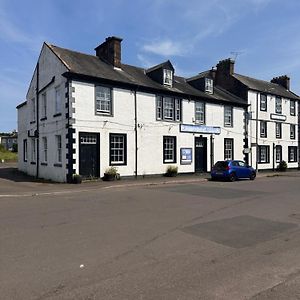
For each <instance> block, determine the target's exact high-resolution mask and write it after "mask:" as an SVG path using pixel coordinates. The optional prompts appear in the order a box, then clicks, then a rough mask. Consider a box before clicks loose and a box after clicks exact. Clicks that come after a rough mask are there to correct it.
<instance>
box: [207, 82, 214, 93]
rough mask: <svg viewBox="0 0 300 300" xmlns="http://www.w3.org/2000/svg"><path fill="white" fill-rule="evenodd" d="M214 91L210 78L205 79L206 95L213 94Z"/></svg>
mask: <svg viewBox="0 0 300 300" xmlns="http://www.w3.org/2000/svg"><path fill="white" fill-rule="evenodd" d="M213 91H214V83H213V80H212V79H210V78H205V93H208V94H212V93H213Z"/></svg>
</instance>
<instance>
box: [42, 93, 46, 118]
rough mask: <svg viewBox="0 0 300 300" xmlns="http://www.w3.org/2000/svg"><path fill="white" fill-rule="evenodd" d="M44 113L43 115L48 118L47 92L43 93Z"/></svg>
mask: <svg viewBox="0 0 300 300" xmlns="http://www.w3.org/2000/svg"><path fill="white" fill-rule="evenodd" d="M41 109H42V113H41V117H42V118H46V117H47V94H46V92H45V93H43V94H42V107H41Z"/></svg>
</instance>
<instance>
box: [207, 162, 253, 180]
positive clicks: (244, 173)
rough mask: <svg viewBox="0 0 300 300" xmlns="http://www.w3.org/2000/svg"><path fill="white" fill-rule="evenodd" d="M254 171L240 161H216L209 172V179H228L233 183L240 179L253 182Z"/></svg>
mask: <svg viewBox="0 0 300 300" xmlns="http://www.w3.org/2000/svg"><path fill="white" fill-rule="evenodd" d="M255 177H256V171H255V169H253V168H252V167H251V166H249V165H247V164H246V163H245V162H243V161H241V160H224V161H218V162H217V163H216V164H215V165H214V166H213V167H212V170H211V179H212V180H214V179H228V180H230V181H235V180H237V179H240V178H249V179H250V180H254V179H255Z"/></svg>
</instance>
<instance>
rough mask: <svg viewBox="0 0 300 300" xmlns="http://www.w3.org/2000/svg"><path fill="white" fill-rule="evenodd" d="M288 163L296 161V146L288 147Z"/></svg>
mask: <svg viewBox="0 0 300 300" xmlns="http://www.w3.org/2000/svg"><path fill="white" fill-rule="evenodd" d="M288 152H289V162H296V161H297V147H296V146H289V147H288Z"/></svg>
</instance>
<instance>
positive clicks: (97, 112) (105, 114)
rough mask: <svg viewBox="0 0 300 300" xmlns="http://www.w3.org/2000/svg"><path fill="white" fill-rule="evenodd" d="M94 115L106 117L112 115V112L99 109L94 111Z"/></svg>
mask: <svg viewBox="0 0 300 300" xmlns="http://www.w3.org/2000/svg"><path fill="white" fill-rule="evenodd" d="M95 114H96V116H106V117H113V114H112V113H111V112H104V111H103V112H101V111H96V113H95Z"/></svg>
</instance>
